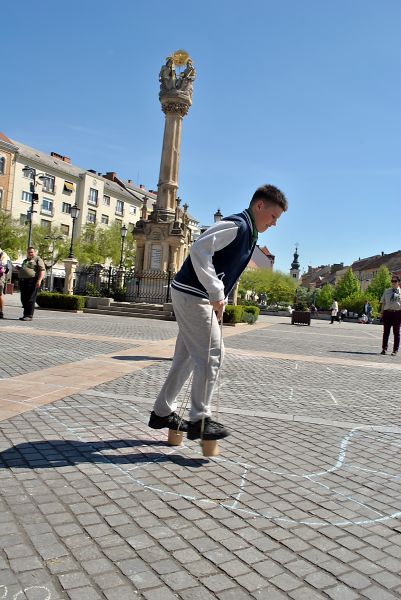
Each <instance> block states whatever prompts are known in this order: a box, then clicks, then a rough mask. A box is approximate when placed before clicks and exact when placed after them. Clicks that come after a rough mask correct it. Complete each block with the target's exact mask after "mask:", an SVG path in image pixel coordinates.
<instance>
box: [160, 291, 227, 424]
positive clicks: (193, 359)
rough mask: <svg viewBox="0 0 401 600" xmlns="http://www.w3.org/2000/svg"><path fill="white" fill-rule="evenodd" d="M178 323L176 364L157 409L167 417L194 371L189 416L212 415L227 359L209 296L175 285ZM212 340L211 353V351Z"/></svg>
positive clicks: (162, 392)
mask: <svg viewBox="0 0 401 600" xmlns="http://www.w3.org/2000/svg"><path fill="white" fill-rule="evenodd" d="M171 299H172V302H173V306H174V313H175V317H176V319H177V324H178V330H179V331H178V337H177V342H176V345H175V351H174V358H173V364H172V365H171V369H170V372H169V374H168V375H167V379H166V381H165V382H164V385H163V387H162V389H161V391H160V393H159V395H158V397H157V399H156V402H155V405H154V411H155V413H156V414H157V415H159V416H160V417H166V416H167V415H169V414H170V413H171V412H173V411H175V410H176V408H177V396H178V394H179V392H180V390H181V388H182V386H183V385H184V383H185V382H186V380H187V379H188V377H189V376H190V375H191V373H192V371H193V380H192V390H191V407H190V412H189V418H190V420H191V421H199V419H201V418H202V416H203V415H205V417H209V416H210V415H211V408H210V405H211V400H212V394H213V388H214V385H215V382H216V379H217V375H218V371H219V368H220V366H221V363H222V361H223V355H224V347H223V343H222V340H221V331H220V326H219V323H218V321H217V319H216V315H215V314H214V312H213V310H212V306H211V304H210V303H209V301H208V300H207V299H206V298H200V297H198V296H192V295H191V294H185V293H184V292H179V291H177V290H175V289H173V288H172V289H171ZM209 341H210V353H209Z"/></svg>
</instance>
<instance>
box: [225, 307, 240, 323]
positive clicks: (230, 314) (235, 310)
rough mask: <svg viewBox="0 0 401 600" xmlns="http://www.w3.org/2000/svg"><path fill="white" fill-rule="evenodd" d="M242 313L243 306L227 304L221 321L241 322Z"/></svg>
mask: <svg viewBox="0 0 401 600" xmlns="http://www.w3.org/2000/svg"><path fill="white" fill-rule="evenodd" d="M243 313H244V308H243V306H240V305H237V306H233V305H232V304H227V306H226V308H225V311H224V313H223V323H241V321H242V315H243Z"/></svg>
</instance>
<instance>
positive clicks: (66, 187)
mask: <svg viewBox="0 0 401 600" xmlns="http://www.w3.org/2000/svg"><path fill="white" fill-rule="evenodd" d="M73 191H74V184H73V183H71V181H64V188H63V192H67V194H70V193H71V192H73Z"/></svg>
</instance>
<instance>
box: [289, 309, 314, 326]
mask: <svg viewBox="0 0 401 600" xmlns="http://www.w3.org/2000/svg"><path fill="white" fill-rule="evenodd" d="M310 318H311V313H310V312H309V310H294V311H293V313H292V315H291V325H310Z"/></svg>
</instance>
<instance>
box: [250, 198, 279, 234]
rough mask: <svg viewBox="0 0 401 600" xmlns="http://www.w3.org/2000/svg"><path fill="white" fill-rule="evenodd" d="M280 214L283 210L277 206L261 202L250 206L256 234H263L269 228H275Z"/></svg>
mask: <svg viewBox="0 0 401 600" xmlns="http://www.w3.org/2000/svg"><path fill="white" fill-rule="evenodd" d="M282 212H283V209H282V208H281V206H279V205H278V204H273V203H272V202H264V201H263V200H258V201H257V202H255V204H253V206H252V214H253V218H254V220H255V225H256V229H257V230H258V232H259V233H263V232H264V231H266V229H268V228H269V227H275V226H276V225H277V221H278V219H279V218H280V217H281V214H282Z"/></svg>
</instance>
